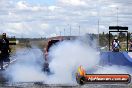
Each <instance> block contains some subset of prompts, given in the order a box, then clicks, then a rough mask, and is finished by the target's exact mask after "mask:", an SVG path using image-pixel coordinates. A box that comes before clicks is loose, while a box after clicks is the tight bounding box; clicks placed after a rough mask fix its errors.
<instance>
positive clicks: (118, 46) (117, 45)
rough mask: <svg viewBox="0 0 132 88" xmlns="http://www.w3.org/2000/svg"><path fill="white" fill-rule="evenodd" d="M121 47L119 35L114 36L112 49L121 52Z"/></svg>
mask: <svg viewBox="0 0 132 88" xmlns="http://www.w3.org/2000/svg"><path fill="white" fill-rule="evenodd" d="M120 48H121V46H120V42H119V40H118V38H117V37H115V38H114V40H113V42H112V50H113V51H115V52H119V49H120Z"/></svg>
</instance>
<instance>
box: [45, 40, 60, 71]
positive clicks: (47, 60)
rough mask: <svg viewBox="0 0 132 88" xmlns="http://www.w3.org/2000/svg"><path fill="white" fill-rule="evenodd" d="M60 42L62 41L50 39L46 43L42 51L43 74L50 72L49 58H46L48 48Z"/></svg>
mask: <svg viewBox="0 0 132 88" xmlns="http://www.w3.org/2000/svg"><path fill="white" fill-rule="evenodd" d="M60 41H62V38H58V39H51V40H49V41H48V44H47V46H46V48H45V49H44V60H45V62H44V68H43V70H44V72H50V69H49V62H50V58H49V56H48V53H49V51H50V48H51V47H52V46H54V45H56V44H57V43H59V42H60Z"/></svg>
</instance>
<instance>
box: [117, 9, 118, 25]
mask: <svg viewBox="0 0 132 88" xmlns="http://www.w3.org/2000/svg"><path fill="white" fill-rule="evenodd" d="M117 26H118V8H117Z"/></svg>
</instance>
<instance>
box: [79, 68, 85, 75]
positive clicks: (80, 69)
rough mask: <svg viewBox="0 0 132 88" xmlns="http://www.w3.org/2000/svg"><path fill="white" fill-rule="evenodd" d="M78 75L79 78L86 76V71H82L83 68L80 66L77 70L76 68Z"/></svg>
mask: <svg viewBox="0 0 132 88" xmlns="http://www.w3.org/2000/svg"><path fill="white" fill-rule="evenodd" d="M78 74H79V75H80V76H85V75H86V71H85V70H84V68H83V67H82V66H79V68H78Z"/></svg>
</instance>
